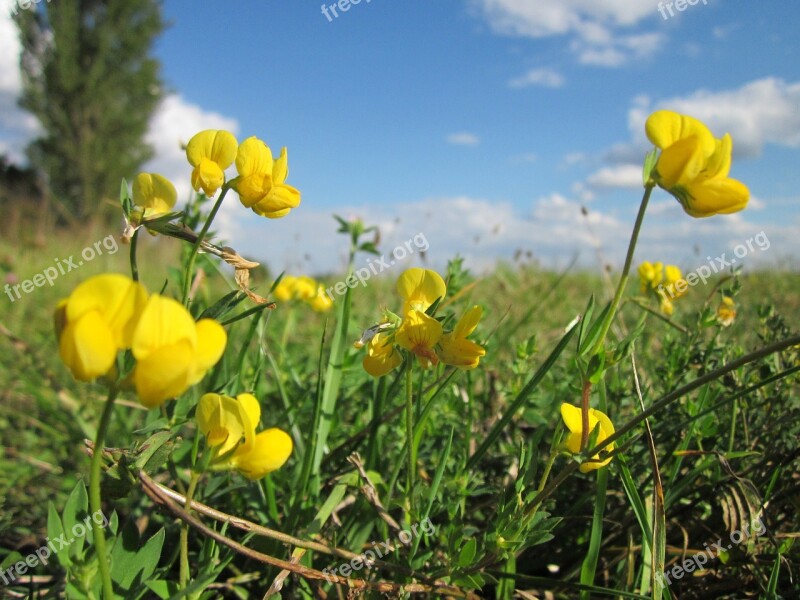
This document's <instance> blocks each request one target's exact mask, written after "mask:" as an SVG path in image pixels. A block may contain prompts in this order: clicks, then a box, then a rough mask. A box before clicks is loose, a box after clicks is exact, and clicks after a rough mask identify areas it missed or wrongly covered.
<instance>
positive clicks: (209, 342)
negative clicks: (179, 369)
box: [187, 313, 228, 385]
mask: <svg viewBox="0 0 800 600" xmlns="http://www.w3.org/2000/svg"><path fill="white" fill-rule="evenodd" d="M187 314H188V313H187ZM195 331H196V335H197V338H196V339H197V346H196V347H195V363H194V373H193V374H192V376H191V379H190V381H191V383H192V385H194V384H195V383H197V382H198V381H200V380H201V379H202V378H203V377H204V376H205V374H206V371H208V370H209V369H210V368H211V367H213V366H214V365H215V364H217V362H218V361H219V359H220V358H222V354H223V352H225V345H226V344H227V343H228V334H227V333H226V332H225V329H224V328H223V327H222V325H220V324H219V323H217V322H216V321H214V320H213V319H201V320H200V321H198V322H197V323H196V326H195Z"/></svg>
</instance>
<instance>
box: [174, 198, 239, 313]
mask: <svg viewBox="0 0 800 600" xmlns="http://www.w3.org/2000/svg"><path fill="white" fill-rule="evenodd" d="M229 189H230V188H229V187H228V184H227V183H226V184H225V185H224V186H222V192H220V195H219V198H217V201H216V202H215V203H214V208H212V209H211V212H210V213H209V215H208V218H207V219H206V222H205V224H204V225H203V228H202V229H201V230H200V233H199V234H198V235H197V240H196V241H195V243H194V245H193V246H192V251H191V253H190V254H189V260H188V261H187V264H186V277H185V279H184V280H183V304H184V305H187V304H188V302H189V290H190V288H191V286H192V279H194V276H193V275H194V263H195V260H196V259H197V252H198V250H200V245H201V244H202V243H203V240H204V239H205V237H206V234H207V233H208V230H209V229H210V228H211V223H212V222H213V221H214V217H216V216H217V212H218V211H219V207H220V206H222V201H223V200H224V199H225V195H226V194H227V193H228V190H229Z"/></svg>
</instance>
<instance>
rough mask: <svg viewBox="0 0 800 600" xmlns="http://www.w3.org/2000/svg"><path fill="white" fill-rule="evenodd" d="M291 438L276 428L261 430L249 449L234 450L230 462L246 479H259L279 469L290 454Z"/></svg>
mask: <svg viewBox="0 0 800 600" xmlns="http://www.w3.org/2000/svg"><path fill="white" fill-rule="evenodd" d="M292 447H293V443H292V438H291V437H289V434H287V433H286V432H285V431H281V430H280V429H277V428H272V429H267V430H266V431H262V432H261V433H259V434H258V435H257V436H256V437H255V442H254V443H253V446H252V447H251V448H249V449H242V448H240V449H239V450H237V451H236V454H234V456H233V459H232V463H233V465H234V466H235V467H236V468H237V469H238V470H239V471H240V472H241V473H242V475H244V476H245V477H247V478H248V479H251V480H255V479H261V478H262V477H264V476H265V475H267V474H268V473H271V472H272V471H275V470H276V469H280V468H281V467H282V466H283V465H284V464H285V463H286V461H287V460H289V456H291V454H292Z"/></svg>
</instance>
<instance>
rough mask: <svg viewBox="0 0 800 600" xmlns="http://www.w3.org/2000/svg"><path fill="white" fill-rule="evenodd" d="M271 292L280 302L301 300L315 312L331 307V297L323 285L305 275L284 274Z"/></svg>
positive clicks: (324, 310) (327, 309)
mask: <svg viewBox="0 0 800 600" xmlns="http://www.w3.org/2000/svg"><path fill="white" fill-rule="evenodd" d="M272 294H273V296H274V297H275V299H276V300H278V301H280V302H289V301H290V300H302V301H303V302H305V303H306V304H308V305H309V306H310V307H311V308H312V309H314V310H315V311H317V312H327V311H329V310H330V309H331V308H333V299H332V298H331V297H330V296H329V295H328V294H327V293H326V292H325V286H323V285H322V284H321V283H319V282H318V281H315V280H314V279H312V278H311V277H307V276H305V275H301V276H300V277H293V276H292V275H284V276H283V277H281V280H280V281H279V282H278V285H277V286H275V290H274V291H273V292H272Z"/></svg>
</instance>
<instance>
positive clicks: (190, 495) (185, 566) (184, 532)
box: [180, 471, 202, 589]
mask: <svg viewBox="0 0 800 600" xmlns="http://www.w3.org/2000/svg"><path fill="white" fill-rule="evenodd" d="M201 476H202V473H198V472H197V471H192V478H191V479H190V480H189V489H188V490H187V491H186V502H185V503H184V505H183V506H184V508H185V509H186V511H187V512H188V511H190V510H191V507H192V500H193V499H194V492H195V490H196V489H197V484H198V483H199V481H200V477H201ZM180 546H181V563H180V589H185V588H186V586H187V585H188V584H189V524H188V523H185V522H184V523H182V524H181V536H180Z"/></svg>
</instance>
